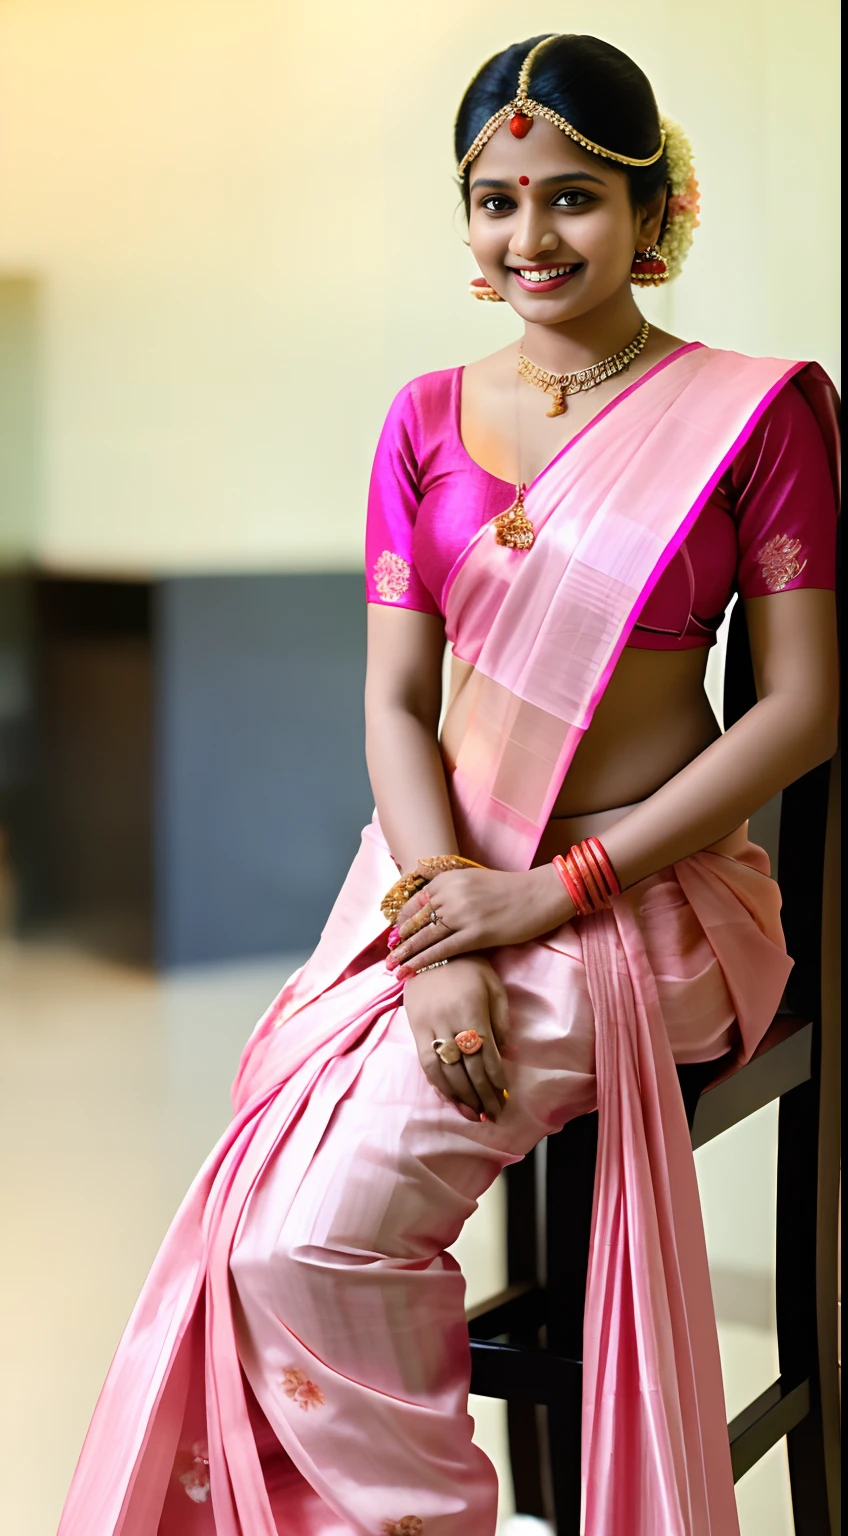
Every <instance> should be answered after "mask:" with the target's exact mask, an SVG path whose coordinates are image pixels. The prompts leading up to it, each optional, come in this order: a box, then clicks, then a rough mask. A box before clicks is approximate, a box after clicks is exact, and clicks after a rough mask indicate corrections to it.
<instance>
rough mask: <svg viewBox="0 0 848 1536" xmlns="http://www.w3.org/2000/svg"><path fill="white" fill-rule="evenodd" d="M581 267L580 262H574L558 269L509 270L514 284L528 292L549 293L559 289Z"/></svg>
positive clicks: (530, 268)
mask: <svg viewBox="0 0 848 1536" xmlns="http://www.w3.org/2000/svg"><path fill="white" fill-rule="evenodd" d="M582 267H583V263H582V261H576V262H571V263H570V264H568V265H563V266H559V267H523V268H519V267H512V268H511V269H510V270H511V271H512V275H513V277H514V278H515V280H516V282H517V283H518V284H519V285H520V286H521V287H522V288H524V289H526V290H527V291H528V292H529V291H530V290H531V289H534V290H535V291H537V292H538V291H540V290H542V291H543V292H545V293H549V292H550V290H551V289H552V288H559V287H561V285H562V284H563V283H567V282H568V281H569V279H570V278H572V277H575V276H576V275H577V273H578V272H580V271H581V270H582Z"/></svg>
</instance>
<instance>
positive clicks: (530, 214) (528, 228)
mask: <svg viewBox="0 0 848 1536" xmlns="http://www.w3.org/2000/svg"><path fill="white" fill-rule="evenodd" d="M546 213H547V209H539V208H536V207H534V205H533V202H532V200H531V199H528V200H527V201H526V202H525V204H524V207H523V208H522V210H521V213H520V215H519V218H518V220H517V222H516V226H515V228H514V230H513V232H512V236H511V238H510V242H509V252H510V255H512V256H517V257H519V259H520V260H522V261H532V260H533V259H534V257H536V256H539V255H540V254H541V253H542V252H543V251H553V250H556V247H557V246H558V245H559V235H558V234H557V232H556V230H554V229H546V228H545V224H546V220H545V214H546Z"/></svg>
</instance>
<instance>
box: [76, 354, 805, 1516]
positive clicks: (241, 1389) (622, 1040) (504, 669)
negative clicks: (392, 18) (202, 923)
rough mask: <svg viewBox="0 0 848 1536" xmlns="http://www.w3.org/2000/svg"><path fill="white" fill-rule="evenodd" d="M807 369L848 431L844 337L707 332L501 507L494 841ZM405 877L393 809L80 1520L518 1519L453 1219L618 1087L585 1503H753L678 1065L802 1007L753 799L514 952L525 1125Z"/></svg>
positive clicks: (475, 699) (146, 1331) (546, 779)
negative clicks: (777, 404) (405, 977)
mask: <svg viewBox="0 0 848 1536" xmlns="http://www.w3.org/2000/svg"><path fill="white" fill-rule="evenodd" d="M793 375H798V383H799V384H800V385H801V386H802V387H804V388H805V392H807V393H808V395H809V397H810V399H811V401H813V403H816V401H818V403H819V405H820V407H821V408H820V410H819V418H820V422H821V424H822V430H823V432H825V433H826V434H827V433H828V430H829V428H828V424H827V415H826V406H827V403H828V401H829V398H830V394H829V389H830V387H829V385H828V382H827V381H826V380H825V379H824V376H823V375H821V374H820V373H819V371H818V370H816V369H815V368H807V369H804V367H803V365H801V364H788V363H785V362H781V361H776V360H773V359H763V360H760V359H750V358H743V357H739V356H736V355H734V354H729V353H721V352H714V351H711V350H710V349H708V348H705V347H698V346H693V347H691V348H684V349H682V350H681V351H680V352H678V353H676V354H674V356H673V358H670V359H668V360H667V362H666V363H665V364H661V365H660V366H659V367H658V368H656V369H654V370H652V372H651V374H650V375H649V376H647V377H646V378H644V379H642V380H640V381H637V384H636V385H634V386H632V387H631V388H630V389H629V390H627V391H625V392H624V394H623V395H622V396H619V397H618V398H617V400H616V401H615V402H613V405H614V410H613V409H612V408H611V407H609V408H607V410H605V411H603V412H601V414H600V415H599V416H598V417H596V418H595V420H594V421H593V422H592V423H590V425H589V427H588V428H586V429H585V430H584V432H583V433H581V434H580V435H579V437H578V438H576V439H575V440H574V441H573V442H572V443H570V444H569V445H568V447H567V449H565V450H563V452H562V453H560V454H559V455H558V456H557V458H556V459H555V460H554V461H553V462H552V464H550V465H549V466H548V468H547V469H546V470H545V471H543V473H542V475H540V476H539V477H538V478H537V480H536V481H534V482H533V485H532V486H531V487H530V489H529V492H528V496H527V509H528V513H529V515H530V516H531V518H532V520H533V523H534V526H535V528H536V530H537V541H536V544H535V546H534V548H533V549H532V551H530V552H529V553H526V554H521V553H518V552H512V551H507V550H503V549H501V548H499V547H498V546H497V545H496V544H495V541H494V539H493V537H492V536H491V530H490V529H488V528H484V529H482V530H481V532H480V533H479V534H478V535H477V536H476V538H475V539H474V540H472V542H471V544H470V545H469V547H468V548H467V550H466V551H465V552H464V553H463V556H462V557H461V559H460V560H459V561H458V562H457V564H456V566H455V567H454V569H453V571H452V572H451V575H450V577H449V580H448V585H447V590H446V592H445V594H444V595H443V608H444V611H445V616H446V624H447V632H448V636H449V638H450V640H451V641H452V644H453V647H454V651H455V653H456V654H457V655H458V656H459V657H461V658H462V659H463V660H464V661H466V662H469V663H471V664H472V666H473V672H472V674H471V676H470V680H469V681H468V682H467V683H466V685H465V688H464V690H463V704H462V707H463V710H464V711H465V713H464V715H463V720H464V726H463V731H462V740H461V745H460V749H459V752H458V754H457V758H456V762H455V764H454V765H452V766H451V765H446V771H447V772H448V777H449V784H450V791H451V796H452V803H453V808H454V814H455V819H456V825H457V831H458V836H459V841H460V847H461V848H462V850H463V851H464V852H466V853H468V854H470V855H471V856H473V857H476V858H478V859H480V860H481V861H482V862H485V863H487V864H490V865H494V866H498V867H501V868H506V869H516V870H518V869H524V868H528V867H529V866H530V864H531V862H532V860H533V857H534V854H535V852H536V849H537V847H538V844H539V840H540V837H541V835H542V832H543V830H544V828H545V826H546V824H547V822H548V817H549V814H550V810H551V807H552V805H553V803H554V800H555V798H556V795H557V792H558V790H559V787H560V785H561V783H562V780H563V778H564V775H565V773H566V772H567V770H568V765H569V763H570V761H571V758H572V756H573V753H574V751H575V749H576V746H577V744H578V742H579V740H580V739H581V737H582V734H583V733H584V732H585V731H586V729H587V728H588V726H589V723H590V721H591V717H592V712H593V710H594V708H595V706H596V705H597V702H598V699H599V698H600V697H601V695H602V693H603V690H604V687H605V686H606V682H607V681H608V679H609V676H610V675H611V672H612V670H613V668H614V666H615V662H616V660H617V657H618V655H619V653H620V650H621V648H622V646H623V645H624V643H625V641H626V639H627V635H628V633H629V630H630V628H631V627H632V625H633V623H634V622H635V620H636V618H637V617H638V613H639V610H640V608H641V606H642V604H643V603H644V601H645V600H646V598H647V596H648V594H649V593H650V591H651V589H652V586H653V584H654V583H655V582H656V580H657V578H658V576H659V575H660V573H661V571H662V570H663V568H664V566H665V565H666V564H667V562H668V560H670V559H671V557H672V555H673V553H674V551H675V549H676V548H677V547H678V546H679V544H680V543H681V542H682V540H683V539H684V538H685V536H686V532H687V531H688V528H689V527H690V526H691V524H692V522H693V521H694V518H695V517H696V516H697V513H698V511H699V510H700V507H701V506H702V505H703V503H704V501H705V499H706V497H707V496H708V495H709V492H710V489H711V487H712V486H713V485H714V484H715V482H716V480H717V479H718V477H719V476H720V475H721V473H722V472H723V469H724V468H725V466H726V465H727V464H728V463H729V462H730V460H731V459H732V457H733V454H734V453H735V452H736V450H737V448H738V447H739V446H740V445H741V443H742V442H743V441H744V438H745V436H746V434H747V433H748V432H750V431H751V430H752V428H753V425H754V423H755V422H756V420H757V419H758V416H759V415H760V414H761V412H762V411H763V410H764V409H765V408H766V406H767V404H768V402H769V400H770V399H771V398H772V396H773V395H774V393H776V391H777V390H779V389H780V388H782V387H784V386H787V385H788V382H789V381H790V379H792V377H793ZM657 466H662V472H661V474H660V473H658V472H657V468H656V467H657ZM395 876H396V870H395V866H394V863H393V861H392V859H391V856H390V854H389V851H388V848H387V846H386V843H385V840H384V838H383V836H382V833H381V831H380V828H379V824H378V822H377V819H376V816H375V818H374V821H373V823H372V825H371V826H369V827H367V828H366V829H365V831H364V833H363V839H362V845H361V848H360V850H359V852H358V854H357V856H356V859H355V860H354V863H353V865H352V867H351V870H350V872H349V874H348V877H347V879H346V881H345V884H344V886H343V888H342V891H341V893H340V895H339V897H338V899H337V901H336V904H335V906H334V908H333V912H332V914H331V916H330V918H329V920H328V923H327V926H326V928H325V930H324V933H323V935H322V937H321V941H320V943H319V944H318V946H317V948H316V950H315V952H314V954H313V955H312V957H311V958H310V960H309V961H308V962H307V964H306V965H305V966H304V967H302V968H301V970H300V971H299V972H298V973H297V974H296V975H295V976H294V977H293V978H292V979H291V981H290V982H289V983H288V985H287V986H286V987H285V988H284V989H283V991H282V993H281V994H280V996H279V997H278V998H277V999H276V1000H275V1001H274V1003H273V1004H272V1005H271V1007H270V1008H269V1010H268V1012H267V1013H266V1015H265V1017H264V1018H263V1019H262V1020H261V1021H260V1023H259V1024H258V1026H257V1028H256V1030H255V1031H254V1034H253V1035H252V1037H251V1039H250V1041H249V1042H248V1044H247V1046H246V1048H245V1051H244V1055H243V1057H242V1061H241V1065H240V1068H239V1073H238V1076H237V1078H236V1081H235V1084H234V1088H233V1104H234V1111H235V1114H234V1118H233V1121H232V1123H231V1125H230V1127H229V1128H228V1130H227V1132H226V1134H225V1135H224V1137H223V1138H222V1140H221V1141H220V1142H219V1144H218V1145H217V1146H216V1147H215V1149H214V1150H213V1152H212V1153H211V1154H210V1157H209V1159H208V1160H207V1162H206V1164H205V1165H204V1167H203V1168H202V1169H201V1171H200V1173H199V1174H198V1177H197V1179H196V1181H195V1183H194V1185H193V1186H192V1188H191V1190H190V1191H189V1193H188V1194H187V1196H186V1199H185V1201H184V1202H183V1205H182V1206H181V1208H180V1210H179V1212H178V1213H177V1215H176V1217H175V1219H174V1222H173V1224H172V1226H171V1228H170V1231H169V1232H168V1234H167V1236H166V1238H165V1240H164V1242H163V1245H162V1248H161V1249H160V1252H159V1254H158V1256H157V1258H156V1260H155V1262H154V1265H153V1267H152V1270H151V1272H150V1275H149V1277H148V1280H147V1282H146V1284H145V1286H144V1289H143V1290H142V1293H141V1295H140V1297H139V1300H138V1303H137V1305H136V1307H135V1310H134V1312H133V1314H132V1317H131V1318H130V1321H129V1323H128V1326H127V1329H126V1331H125V1333H124V1336H123V1339H122V1340H121V1343H120V1345H119V1347H118V1350H117V1353H116V1356H115V1359H114V1361H113V1364H112V1367H111V1369H110V1372H109V1375H108V1377H107V1380H106V1383H105V1385H104V1388H103V1391H102V1393H101V1396H100V1399H99V1402H98V1404H97V1408H96V1410H95V1414H94V1417H93V1420H92V1424H91V1427H90V1430H89V1434H88V1437H87V1439H86V1443H85V1446H84V1448H83V1452H82V1455H81V1457H80V1462H79V1465H78V1468H77V1472H76V1475H75V1478H74V1482H73V1485H72V1488H71V1491H70V1493H69V1496H68V1500H67V1503H66V1506H65V1511H64V1515H63V1519H62V1523H61V1526H60V1536H113V1533H114V1536H117V1533H120V1536H154V1533H158V1536H194V1533H203V1536H210V1533H212V1532H215V1533H217V1536H279V1533H281V1532H285V1533H287V1536H288V1533H291V1536H354V1533H355V1536H493V1533H494V1529H495V1518H496V1497H497V1490H496V1487H495V1485H494V1477H493V1473H492V1470H491V1468H490V1467H489V1465H488V1462H487V1461H486V1458H485V1457H483V1455H482V1453H481V1452H479V1451H478V1450H477V1449H476V1448H475V1447H474V1446H473V1444H472V1442H471V1425H470V1421H469V1419H468V1415H467V1409H466V1403H465V1399H466V1396H467V1389H468V1369H469V1360H468V1343H467V1332H466V1330H465V1325H464V1315H463V1307H462V1282H461V1277H460V1276H459V1275H458V1272H457V1268H456V1265H455V1263H454V1261H453V1260H452V1259H451V1258H450V1256H449V1255H448V1254H447V1253H446V1252H445V1249H446V1248H447V1247H448V1246H449V1244H450V1243H451V1242H452V1241H453V1240H454V1238H455V1237H456V1235H457V1233H458V1231H459V1230H460V1228H461V1226H462V1223H463V1221H464V1220H465V1219H466V1217H467V1215H468V1214H469V1213H470V1211H471V1210H473V1208H474V1204H475V1201H476V1199H477V1198H478V1197H479V1195H480V1193H482V1191H483V1190H484V1189H485V1188H486V1187H487V1185H488V1184H490V1183H491V1182H492V1180H493V1179H494V1177H495V1176H496V1174H497V1173H498V1171H499V1170H500V1168H502V1167H503V1166H504V1165H505V1164H506V1163H508V1162H511V1161H516V1160H517V1159H518V1158H520V1157H521V1156H523V1155H525V1153H526V1152H528V1151H529V1150H530V1149H531V1148H532V1146H534V1145H535V1144H536V1142H537V1141H538V1140H539V1139H540V1138H541V1137H542V1136H543V1135H545V1134H547V1133H548V1132H550V1131H554V1130H556V1129H558V1128H559V1127H560V1126H561V1125H562V1124H563V1123H564V1122H565V1120H566V1119H568V1118H569V1117H570V1116H571V1115H574V1114H578V1113H583V1112H586V1111H588V1110H591V1109H593V1108H594V1107H595V1106H596V1105H597V1107H598V1110H599V1115H600V1137H599V1153H598V1166H597V1175H596V1186H595V1209H594V1217H593V1234H592V1249H591V1259H590V1269H589V1276H588V1285H587V1293H586V1310H585V1326H584V1434H583V1460H584V1467H583V1483H584V1490H583V1492H584V1529H585V1532H586V1533H587V1536H623V1533H624V1532H625V1531H626V1532H627V1533H628V1536H659V1533H662V1536H732V1533H733V1532H734V1531H737V1530H738V1525H737V1519H736V1509H735V1500H734V1494H733V1483H732V1476H731V1469H730V1458H729V1450H728V1442H727V1430H726V1423H725V1414H724V1399H723V1392H722V1382H721V1372H720V1365H719V1358H718V1349H717V1342H716V1333H715V1324H714V1318H713V1311H712V1301H711V1295H710V1284H709V1274H708V1269H707V1260H706V1251H705V1246H704V1238H703V1231H702V1227H701V1221H700V1212H699V1203H698V1191H697V1184H696V1180H695V1172H694V1164H693V1159H692V1153H691V1145H690V1141H689V1135H688V1130H687V1125H686V1120H685V1115H684V1111H683V1106H682V1102H681V1099H680V1093H679V1089H678V1084H677V1078H676V1072H675V1062H676V1061H682V1060H706V1059H710V1058H711V1057H715V1056H718V1055H720V1054H722V1053H723V1052H724V1051H726V1050H728V1049H730V1048H731V1047H734V1048H735V1049H736V1050H737V1052H738V1054H739V1056H740V1058H741V1059H744V1058H746V1057H747V1056H748V1055H749V1054H750V1053H751V1051H752V1050H753V1049H754V1048H755V1046H756V1044H757V1042H758V1041H759V1039H760V1038H761V1037H762V1034H763V1033H764V1031H765V1030H766V1028H767V1027H768V1024H769V1023H770V1021H771V1018H772V1016H773V1014H774V1012H775V1009H776V1007H777V1005H778V1002H779V1000H780V997H781V994H782V991H783V987H784V984H785V980H786V977H787V975H788V972H789V969H790V966H791V961H790V960H789V959H788V958H787V956H786V953H785V946H784V943H783V937H782V933H781V928H780V918H779V909H780V896H779V892H778V889H777V887H776V885H775V884H774V882H773V881H772V880H770V879H769V877H768V861H767V859H766V857H765V855H764V854H763V852H762V850H760V849H758V848H756V847H754V845H752V844H751V843H749V842H748V841H747V836H746V830H745V828H741V829H739V831H738V832H736V833H733V834H731V836H730V837H728V838H725V839H723V840H722V842H720V843H718V844H716V845H714V847H713V848H712V849H709V850H705V851H703V852H701V853H698V854H695V855H693V856H692V857H691V858H688V859H686V860H684V861H682V863H680V864H678V865H675V866H674V868H673V869H669V870H665V871H660V872H658V874H656V875H654V876H652V877H650V879H648V880H646V881H642V882H641V883H640V885H639V886H637V887H634V888H633V889H632V890H630V891H626V892H624V893H623V894H622V895H621V896H620V897H619V898H617V899H616V901H615V903H614V905H613V909H612V911H610V912H608V913H604V914H601V915H600V916H597V917H593V918H590V919H581V920H579V921H576V922H574V923H572V924H567V925H565V927H564V928H563V929H561V930H559V931H557V932H556V933H554V934H552V935H546V936H545V937H544V938H543V939H542V940H539V941H534V942H533V943H531V944H527V945H521V946H515V947H514V948H509V949H504V950H502V951H498V952H497V954H496V955H495V957H494V959H493V963H494V964H495V965H496V967H497V968H498V970H499V973H500V974H501V976H502V979H503V980H504V983H505V985H506V987H507V992H508V995H509V1000H510V1009H511V1018H512V1043H511V1047H510V1056H509V1065H510V1072H511V1074H512V1081H511V1093H510V1103H509V1106H508V1110H507V1112H506V1113H505V1114H504V1115H503V1117H502V1118H501V1121H500V1122H499V1123H498V1124H497V1125H491V1124H487V1125H480V1124H477V1123H473V1124H472V1123H470V1122H468V1121H466V1120H465V1119H463V1118H462V1117H461V1116H460V1115H459V1114H458V1113H457V1111H456V1110H455V1108H453V1107H452V1106H450V1105H447V1104H445V1103H444V1101H442V1100H440V1099H439V1097H438V1095H437V1094H436V1093H435V1091H434V1090H433V1089H432V1088H431V1087H430V1085H429V1084H428V1083H427V1081H426V1079H425V1078H424V1076H423V1073H421V1070H420V1066H419V1064H418V1060H417V1056H416V1054H415V1051H414V1047H413V1044H412V1040H411V1035H410V1032H409V1029H408V1027H407V1025H406V1020H405V1017H404V1013H403V1006H402V987H401V986H399V985H398V983H397V981H396V980H395V979H394V978H393V977H392V975H391V974H390V973H389V972H388V971H387V970H386V968H385V965H384V959H385V954H386V948H385V943H386V925H385V923H384V921H383V919H382V917H381V915H380V911H379V901H380V897H381V896H382V894H383V892H384V891H385V889H386V888H387V887H388V886H389V885H390V884H391V883H392V881H393V879H394V878H395ZM513 1089H514V1091H513Z"/></svg>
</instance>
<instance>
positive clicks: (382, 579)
mask: <svg viewBox="0 0 848 1536" xmlns="http://www.w3.org/2000/svg"><path fill="white" fill-rule="evenodd" d="M410 574H411V572H410V568H409V565H408V563H407V561H406V560H402V559H401V557H400V555H396V554H393V552H392V551H391V550H390V549H384V550H383V553H382V554H381V555H380V557H379V559H378V560H375V562H374V585H375V587H376V588H377V591H378V592H379V594H380V596H381V598H382V599H383V601H384V602H385V603H396V602H397V601H398V599H399V598H401V597H403V594H404V592H405V591H406V590H407V588H408V586H409V578H410ZM404 1536H405V1533H404Z"/></svg>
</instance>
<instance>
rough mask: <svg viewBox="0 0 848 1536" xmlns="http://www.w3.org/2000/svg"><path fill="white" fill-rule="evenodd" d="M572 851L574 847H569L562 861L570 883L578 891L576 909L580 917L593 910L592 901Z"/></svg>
mask: <svg viewBox="0 0 848 1536" xmlns="http://www.w3.org/2000/svg"><path fill="white" fill-rule="evenodd" d="M573 853H574V849H573V848H569V850H568V853H567V854H565V856H564V858H563V861H562V862H563V864H564V866H565V868H566V870H567V871H568V874H569V877H570V879H571V883H572V885H573V886H574V888H575V890H576V891H577V892H578V897H579V899H578V902H577V910H578V912H579V913H580V916H581V917H589V916H590V914H591V913H592V912H594V910H595V907H594V903H593V901H592V893H591V891H589V890H588V889H587V887H586V881H585V880H584V879H583V874H582V871H581V869H580V866H579V865H578V864H577V862H576V861H575V859H573V858H572V854H573Z"/></svg>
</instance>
